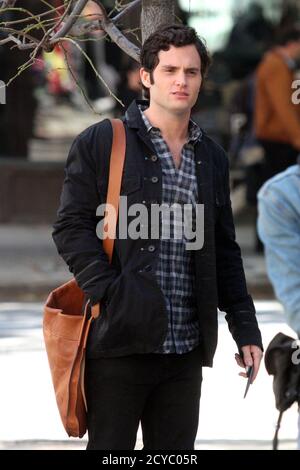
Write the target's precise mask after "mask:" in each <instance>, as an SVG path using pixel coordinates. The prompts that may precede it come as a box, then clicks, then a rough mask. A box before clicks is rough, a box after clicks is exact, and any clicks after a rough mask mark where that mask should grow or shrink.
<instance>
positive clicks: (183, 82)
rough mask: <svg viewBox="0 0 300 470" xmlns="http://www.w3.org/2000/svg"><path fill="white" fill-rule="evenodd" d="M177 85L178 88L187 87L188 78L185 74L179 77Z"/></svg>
mask: <svg viewBox="0 0 300 470" xmlns="http://www.w3.org/2000/svg"><path fill="white" fill-rule="evenodd" d="M176 85H178V86H185V85H186V76H185V73H184V72H182V73H180V74H178V75H177V77H176Z"/></svg>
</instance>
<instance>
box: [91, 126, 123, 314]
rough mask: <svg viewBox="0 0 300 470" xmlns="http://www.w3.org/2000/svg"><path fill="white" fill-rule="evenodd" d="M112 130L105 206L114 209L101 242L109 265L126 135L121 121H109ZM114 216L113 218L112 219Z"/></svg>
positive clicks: (97, 308)
mask: <svg viewBox="0 0 300 470" xmlns="http://www.w3.org/2000/svg"><path fill="white" fill-rule="evenodd" d="M110 122H111V125H112V130H113V139H112V147H111V155H110V163H109V179H108V188H107V197H106V205H109V204H110V205H111V206H113V208H114V214H113V213H112V211H109V210H108V211H107V212H106V215H105V216H106V220H107V225H106V226H108V227H109V230H108V232H107V234H109V236H107V237H106V238H104V240H103V249H104V251H105V253H106V254H107V256H108V259H109V262H110V263H111V260H112V255H113V249H114V241H115V234H116V226H117V217H118V211H119V198H120V192H121V184H122V174H123V167H124V161H125V152H126V134H125V128H124V124H123V121H121V119H111V120H110ZM114 215H115V217H114ZM91 314H92V317H93V318H97V317H98V316H99V314H100V304H96V305H93V306H92V308H91Z"/></svg>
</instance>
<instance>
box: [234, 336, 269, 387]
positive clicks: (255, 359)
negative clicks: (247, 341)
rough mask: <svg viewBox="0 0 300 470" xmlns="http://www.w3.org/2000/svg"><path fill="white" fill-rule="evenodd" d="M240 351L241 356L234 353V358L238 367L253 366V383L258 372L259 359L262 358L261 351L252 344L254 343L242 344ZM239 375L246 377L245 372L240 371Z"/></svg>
mask: <svg viewBox="0 0 300 470" xmlns="http://www.w3.org/2000/svg"><path fill="white" fill-rule="evenodd" d="M242 351H243V358H242V357H241V356H240V355H239V354H235V360H236V362H237V364H238V365H239V366H240V367H243V368H245V367H248V366H253V367H254V371H253V379H252V382H251V383H253V382H254V380H255V379H256V376H257V374H258V370H259V366H260V361H261V360H262V357H263V352H262V350H261V349H260V348H259V347H258V346H254V345H249V346H243V347H242ZM239 375H240V376H241V377H245V378H247V374H246V372H240V373H239Z"/></svg>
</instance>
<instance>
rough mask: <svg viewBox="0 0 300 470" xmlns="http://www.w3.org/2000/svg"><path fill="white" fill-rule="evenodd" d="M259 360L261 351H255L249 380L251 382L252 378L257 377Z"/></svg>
mask: <svg viewBox="0 0 300 470" xmlns="http://www.w3.org/2000/svg"><path fill="white" fill-rule="evenodd" d="M261 360H262V353H256V354H255V353H253V362H254V364H253V367H254V371H253V378H252V381H251V383H252V384H253V382H254V380H255V379H256V377H257V374H258V371H259V366H260V362H261Z"/></svg>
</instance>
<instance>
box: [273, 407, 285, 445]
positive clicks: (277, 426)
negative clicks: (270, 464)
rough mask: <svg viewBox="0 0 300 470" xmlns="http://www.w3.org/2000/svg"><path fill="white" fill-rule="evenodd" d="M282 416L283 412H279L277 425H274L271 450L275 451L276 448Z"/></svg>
mask: <svg viewBox="0 0 300 470" xmlns="http://www.w3.org/2000/svg"><path fill="white" fill-rule="evenodd" d="M282 415H283V411H280V413H279V416H278V420H277V424H276V431H275V434H274V438H273V450H277V448H278V433H279V429H280V424H281V419H282Z"/></svg>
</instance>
